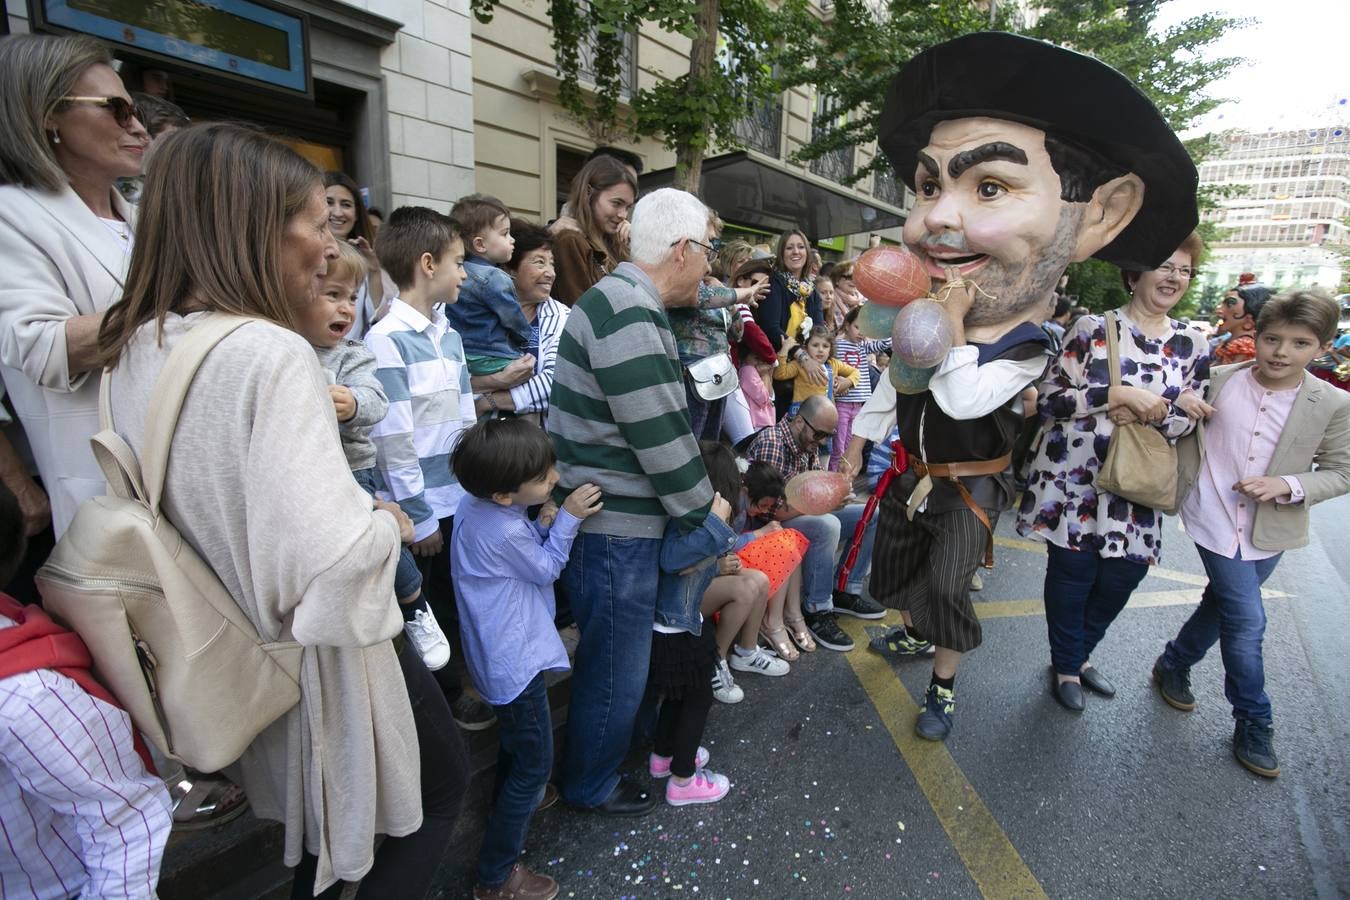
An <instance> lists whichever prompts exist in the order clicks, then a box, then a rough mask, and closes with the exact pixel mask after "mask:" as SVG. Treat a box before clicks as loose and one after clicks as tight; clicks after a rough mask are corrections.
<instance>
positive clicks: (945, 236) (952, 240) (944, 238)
mask: <svg viewBox="0 0 1350 900" xmlns="http://www.w3.org/2000/svg"><path fill="white" fill-rule="evenodd" d="M919 248H920V249H921V250H955V251H958V252H961V253H970V252H972V251H971V249H970V245H969V244H968V243H966V236H965V235H964V234H960V233H957V232H953V231H944V232H942V233H941V234H937V235H932V234H930V235H925V236H924V237H922V238H920V239H919Z"/></svg>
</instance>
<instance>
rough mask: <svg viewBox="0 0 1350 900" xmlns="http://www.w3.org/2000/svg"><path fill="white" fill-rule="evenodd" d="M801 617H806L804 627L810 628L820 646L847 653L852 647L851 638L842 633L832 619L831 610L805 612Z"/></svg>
mask: <svg viewBox="0 0 1350 900" xmlns="http://www.w3.org/2000/svg"><path fill="white" fill-rule="evenodd" d="M803 618H805V619H806V627H807V628H809V629H810V630H811V634H812V635H814V636H815V639H816V643H817V644H819V645H820V646H822V647H825V648H826V649H829V650H838V651H839V652H840V653H847V652H848V651H849V650H852V649H853V639H852V638H850V637H849V636H848V635H846V634H844V630H843V629H842V628H840V627H839V623H838V622H836V621H835V620H834V613H833V612H832V611H830V610H826V611H825V612H805V613H803Z"/></svg>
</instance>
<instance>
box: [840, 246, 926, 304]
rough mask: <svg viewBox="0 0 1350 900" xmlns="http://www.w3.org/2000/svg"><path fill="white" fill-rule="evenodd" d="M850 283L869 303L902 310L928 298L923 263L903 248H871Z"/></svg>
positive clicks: (856, 267) (857, 265)
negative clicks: (852, 283)
mask: <svg viewBox="0 0 1350 900" xmlns="http://www.w3.org/2000/svg"><path fill="white" fill-rule="evenodd" d="M853 280H854V282H856V283H857V285H858V290H859V291H861V292H862V295H863V296H864V297H866V298H867V299H868V300H871V301H872V302H874V303H880V304H881V305H882V306H904V305H905V304H906V303H909V302H911V301H913V300H917V299H919V298H920V297H925V296H927V295H928V291H929V289H930V287H931V283H932V282H931V280H930V279H929V277H928V272H927V271H926V270H925V269H924V267H923V263H921V262H919V259H918V257H916V256H915V255H914V254H913V253H910V252H909V251H908V250H906V249H905V248H904V247H892V246H885V247H873V248H872V249H871V250H868V251H867V252H866V253H864V254H863V255H862V256H860V257H858V262H857V264H856V265H854V267H853Z"/></svg>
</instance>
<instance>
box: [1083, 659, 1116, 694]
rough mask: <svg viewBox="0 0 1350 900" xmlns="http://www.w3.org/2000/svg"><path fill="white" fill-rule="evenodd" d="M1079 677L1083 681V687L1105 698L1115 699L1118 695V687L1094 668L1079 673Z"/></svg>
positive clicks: (1090, 667) (1089, 667)
mask: <svg viewBox="0 0 1350 900" xmlns="http://www.w3.org/2000/svg"><path fill="white" fill-rule="evenodd" d="M1078 677H1079V678H1080V679H1082V681H1083V687H1085V688H1087V689H1088V690H1090V691H1092V692H1094V693H1097V694H1101V695H1102V696H1103V697H1114V696H1115V695H1116V686H1115V685H1114V684H1112V683H1111V682H1110V681H1108V680H1107V678H1106V676H1105V675H1103V674H1102V673H1101V672H1098V671H1097V670H1096V669H1094V668H1092V666H1088V667H1087V668H1086V669H1084V670H1083V671H1081V672H1079V673H1078Z"/></svg>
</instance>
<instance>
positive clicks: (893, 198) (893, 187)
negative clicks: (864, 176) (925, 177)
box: [872, 172, 906, 209]
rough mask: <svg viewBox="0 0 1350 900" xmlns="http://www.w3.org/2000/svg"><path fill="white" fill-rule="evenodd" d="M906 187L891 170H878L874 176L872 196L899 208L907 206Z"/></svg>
mask: <svg viewBox="0 0 1350 900" xmlns="http://www.w3.org/2000/svg"><path fill="white" fill-rule="evenodd" d="M905 190H906V189H905V187H904V186H903V185H901V184H900V182H899V181H897V180H896V178H895V176H894V175H892V174H891V173H890V172H877V173H876V174H875V175H873V176H872V196H873V197H876V198H877V199H878V200H880V201H881V202H882V203H889V204H890V205H891V206H894V207H897V208H899V209H904V208H905Z"/></svg>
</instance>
